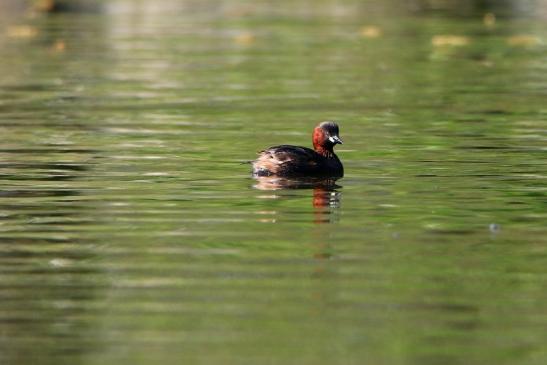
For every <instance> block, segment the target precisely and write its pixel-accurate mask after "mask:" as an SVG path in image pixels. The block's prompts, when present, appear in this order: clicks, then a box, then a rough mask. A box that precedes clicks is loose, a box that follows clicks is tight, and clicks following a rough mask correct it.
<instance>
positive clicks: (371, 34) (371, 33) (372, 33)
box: [360, 25, 382, 38]
mask: <svg viewBox="0 0 547 365" xmlns="http://www.w3.org/2000/svg"><path fill="white" fill-rule="evenodd" d="M360 34H361V36H362V37H365V38H378V37H380V36H381V35H382V30H381V29H380V28H378V27H377V26H374V25H367V26H365V27H363V28H361V31H360Z"/></svg>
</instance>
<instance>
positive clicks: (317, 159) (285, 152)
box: [253, 145, 343, 176]
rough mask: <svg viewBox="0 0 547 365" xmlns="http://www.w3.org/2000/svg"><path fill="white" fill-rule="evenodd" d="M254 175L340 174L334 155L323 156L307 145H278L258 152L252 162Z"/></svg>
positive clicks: (339, 166) (338, 163) (340, 170)
mask: <svg viewBox="0 0 547 365" xmlns="http://www.w3.org/2000/svg"><path fill="white" fill-rule="evenodd" d="M253 174H254V175H255V176H272V175H277V176H342V175H343V169H342V164H341V163H340V160H338V157H336V155H333V156H332V157H330V158H327V157H324V156H322V155H320V154H319V153H317V152H315V151H314V150H312V149H310V148H307V147H300V146H291V145H280V146H273V147H270V148H268V149H266V150H264V151H261V152H260V155H259V156H258V158H257V159H256V160H255V161H254V162H253Z"/></svg>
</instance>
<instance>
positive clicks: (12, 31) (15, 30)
mask: <svg viewBox="0 0 547 365" xmlns="http://www.w3.org/2000/svg"><path fill="white" fill-rule="evenodd" d="M6 34H7V35H8V37H11V38H33V37H36V35H37V34H38V30H37V29H36V28H34V27H32V26H30V25H12V26H11V27H9V28H8V30H7V32H6Z"/></svg>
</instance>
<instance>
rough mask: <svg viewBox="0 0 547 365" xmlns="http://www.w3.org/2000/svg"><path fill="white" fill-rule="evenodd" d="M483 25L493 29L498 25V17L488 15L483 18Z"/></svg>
mask: <svg viewBox="0 0 547 365" xmlns="http://www.w3.org/2000/svg"><path fill="white" fill-rule="evenodd" d="M482 23H483V24H484V25H485V26H486V27H488V28H492V27H494V26H495V25H496V15H495V14H494V13H486V14H484V16H483V17H482Z"/></svg>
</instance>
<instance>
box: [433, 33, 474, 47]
mask: <svg viewBox="0 0 547 365" xmlns="http://www.w3.org/2000/svg"><path fill="white" fill-rule="evenodd" d="M469 42H470V40H469V38H468V37H465V36H461V35H436V36H434V37H433V38H432V39H431V44H432V45H433V46H435V47H445V46H448V47H461V46H466V45H468V44H469Z"/></svg>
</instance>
